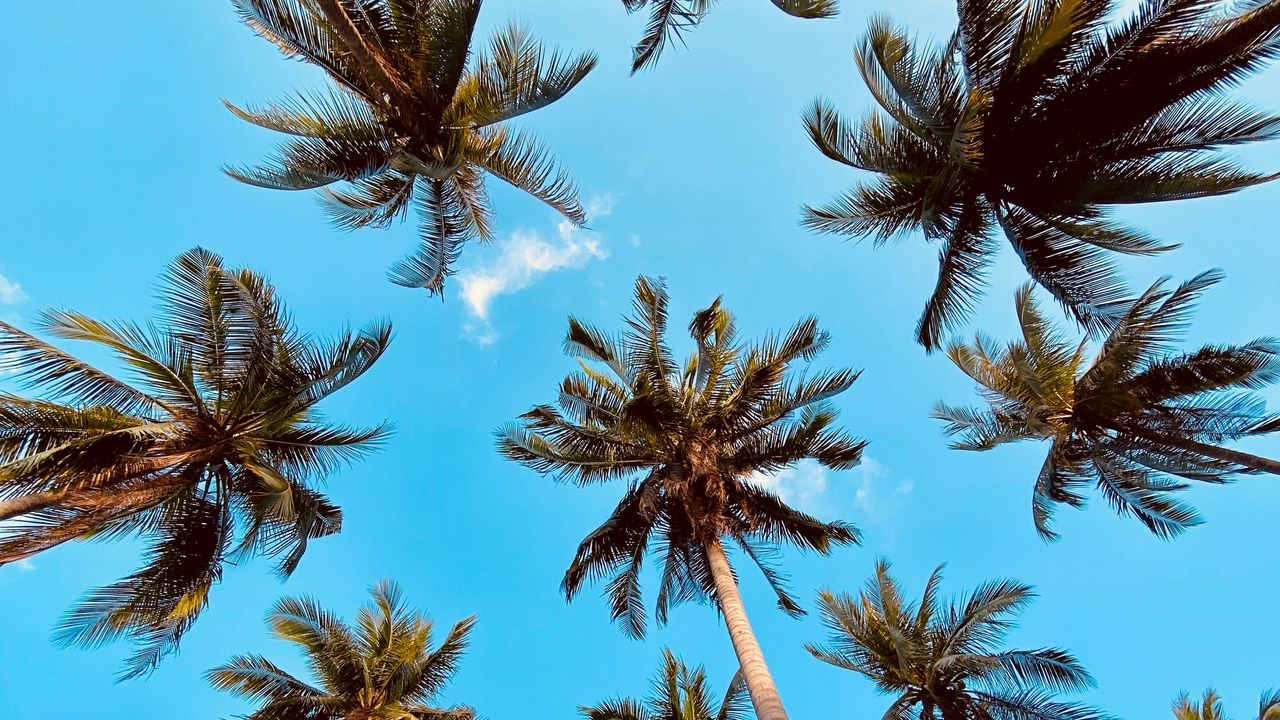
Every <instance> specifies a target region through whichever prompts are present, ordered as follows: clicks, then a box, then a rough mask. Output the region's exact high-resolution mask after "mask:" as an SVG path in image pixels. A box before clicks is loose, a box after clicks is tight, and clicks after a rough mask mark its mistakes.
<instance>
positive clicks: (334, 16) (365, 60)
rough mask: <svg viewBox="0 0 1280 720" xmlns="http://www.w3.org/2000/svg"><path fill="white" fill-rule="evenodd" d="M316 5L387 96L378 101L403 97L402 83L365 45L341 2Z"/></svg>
mask: <svg viewBox="0 0 1280 720" xmlns="http://www.w3.org/2000/svg"><path fill="white" fill-rule="evenodd" d="M315 4H316V6H317V7H319V8H320V12H321V13H323V14H324V19H325V20H327V21H328V23H329V24H330V25H331V26H333V29H334V31H335V32H337V33H338V37H339V38H340V39H341V40H342V44H343V45H346V46H347V51H348V52H350V53H351V54H352V56H354V57H355V59H356V62H357V63H359V64H360V69H361V70H363V71H364V73H365V75H366V76H367V77H368V80H369V82H370V83H372V84H373V85H374V86H376V87H377V88H378V90H380V91H381V92H382V93H383V94H384V95H386V97H385V98H378V99H379V100H382V101H384V102H386V101H390V100H396V99H398V98H399V97H400V95H401V92H400V91H401V89H402V88H401V83H400V82H399V81H398V80H397V78H396V77H395V76H394V75H392V73H391V70H390V69H389V68H388V67H387V66H386V64H385V63H384V61H383V59H382V58H381V57H379V56H378V55H377V54H376V53H374V52H373V50H372V49H371V48H370V47H369V45H368V44H367V43H365V41H364V37H363V36H362V35H361V34H360V30H359V29H358V28H357V27H356V25H355V23H354V22H352V21H351V16H350V15H348V14H347V11H346V9H344V8H343V7H342V4H341V3H340V2H339V0H315Z"/></svg>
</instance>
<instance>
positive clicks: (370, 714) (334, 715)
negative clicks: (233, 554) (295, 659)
mask: <svg viewBox="0 0 1280 720" xmlns="http://www.w3.org/2000/svg"><path fill="white" fill-rule="evenodd" d="M371 594H372V596H373V600H372V602H371V603H370V604H368V605H365V606H364V607H362V608H360V611H359V612H358V613H357V614H356V621H355V623H354V624H353V625H348V624H346V623H344V622H343V621H342V620H341V619H340V618H338V617H337V616H336V615H334V614H333V613H331V612H329V611H327V610H325V609H324V608H322V607H320V605H319V604H318V603H316V601H315V600H313V599H311V598H305V597H303V598H285V599H283V600H280V601H279V602H277V603H276V604H275V607H273V608H272V609H271V613H270V614H269V615H268V616H267V624H268V625H269V626H270V627H271V632H272V635H274V636H275V637H276V638H278V639H280V640H287V641H288V642H291V643H294V644H295V645H298V646H299V647H301V648H302V651H303V653H304V654H305V655H306V656H307V665H308V667H310V668H311V671H312V673H313V674H314V675H315V676H316V680H317V682H316V683H315V684H311V683H308V682H306V681H303V680H300V679H298V678H296V677H294V676H293V675H291V674H290V673H288V672H287V671H285V670H283V669H281V668H280V667H278V666H277V665H275V664H274V663H272V662H271V661H270V660H267V659H266V658H264V657H262V656H261V655H240V656H237V657H234V658H232V659H231V660H230V661H228V662H227V664H225V665H223V666H221V667H218V668H214V669H213V670H210V671H209V672H208V673H207V674H206V676H207V677H208V679H209V681H210V682H211V683H212V684H213V686H214V687H215V688H217V689H219V690H226V691H229V692H232V693H234V694H235V695H237V696H239V697H242V698H245V699H247V700H252V701H254V702H257V703H261V707H259V708H258V710H256V711H254V712H253V713H251V714H249V715H247V716H245V718H246V720H285V719H287V720H293V719H294V718H297V719H298V720H303V719H305V720H472V718H474V717H475V713H474V712H473V711H472V710H471V709H470V708H468V707H463V706H454V707H451V708H437V707H433V706H431V705H430V704H429V703H431V702H432V700H434V699H435V697H436V696H437V695H439V694H440V692H441V690H443V689H444V687H445V685H446V684H447V683H448V682H449V679H450V678H451V677H452V676H453V674H454V673H456V672H457V670H458V663H459V661H460V660H461V659H462V654H463V652H464V651H465V650H466V647H467V634H468V633H469V632H470V631H471V627H472V625H473V624H474V622H475V618H474V617H470V618H467V619H466V620H463V621H462V622H459V623H458V624H456V625H454V626H453V628H452V629H451V630H450V631H449V634H448V635H447V636H446V637H445V638H444V640H443V641H442V642H441V643H440V644H439V645H438V646H435V647H432V637H431V636H432V630H433V624H432V622H431V621H430V620H428V619H427V618H426V617H424V616H423V615H422V614H421V613H419V612H418V611H416V610H413V609H411V608H408V607H406V605H405V602H404V596H403V593H402V592H401V590H400V587H399V586H397V585H396V584H395V583H393V582H390V581H387V580H383V581H381V582H379V583H378V584H377V585H376V586H374V587H373V589H372V590H371Z"/></svg>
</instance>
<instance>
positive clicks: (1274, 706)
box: [1173, 689, 1280, 720]
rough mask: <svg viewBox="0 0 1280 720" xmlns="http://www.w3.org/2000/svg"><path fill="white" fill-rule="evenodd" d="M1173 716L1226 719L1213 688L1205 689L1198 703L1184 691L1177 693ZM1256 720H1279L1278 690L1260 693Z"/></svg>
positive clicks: (1191, 719) (1189, 719)
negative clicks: (1260, 697)
mask: <svg viewBox="0 0 1280 720" xmlns="http://www.w3.org/2000/svg"><path fill="white" fill-rule="evenodd" d="M1173 716H1174V717H1175V718H1177V720H1228V718H1227V714H1226V713H1225V712H1223V710H1222V698H1221V697H1219V696H1218V693H1217V691H1216V690H1213V689H1209V690H1206V691H1205V693H1204V700H1203V701H1201V702H1199V703H1197V702H1196V701H1194V700H1192V699H1191V696H1190V695H1188V694H1186V693H1182V694H1181V695H1179V696H1178V699H1177V700H1175V701H1173ZM1257 720H1280V692H1275V691H1271V692H1266V693H1263V694H1262V699H1261V700H1259V701H1258V719H1257Z"/></svg>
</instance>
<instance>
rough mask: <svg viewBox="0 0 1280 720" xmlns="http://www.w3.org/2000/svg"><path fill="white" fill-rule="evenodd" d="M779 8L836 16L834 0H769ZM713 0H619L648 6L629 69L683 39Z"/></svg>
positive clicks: (632, 6) (792, 13) (653, 59)
mask: <svg viewBox="0 0 1280 720" xmlns="http://www.w3.org/2000/svg"><path fill="white" fill-rule="evenodd" d="M769 1H770V2H772V3H773V4H774V5H776V6H777V8H778V9H779V10H781V11H782V12H784V13H786V14H788V15H790V16H792V17H798V18H806V19H815V18H829V17H835V14H836V12H837V8H838V6H839V3H838V2H837V0H769ZM714 4H715V0H622V5H623V6H624V7H625V8H626V9H627V12H629V13H631V12H636V11H637V10H641V9H643V8H644V7H645V6H648V7H649V24H648V25H647V26H645V30H644V37H643V38H641V39H640V42H638V43H636V46H635V48H633V50H632V57H631V72H633V73H634V72H636V71H638V70H640V69H641V68H644V67H647V66H652V65H653V64H654V63H656V62H657V61H658V56H659V55H661V54H662V51H663V50H664V49H665V48H666V47H667V44H668V43H670V42H672V41H679V42H684V32H685V31H686V30H691V29H692V28H693V27H694V26H695V25H697V24H698V23H700V22H702V18H704V17H706V15H707V13H708V12H710V10H711V6H712V5H714Z"/></svg>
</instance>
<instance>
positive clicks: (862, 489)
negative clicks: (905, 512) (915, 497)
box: [853, 456, 915, 520]
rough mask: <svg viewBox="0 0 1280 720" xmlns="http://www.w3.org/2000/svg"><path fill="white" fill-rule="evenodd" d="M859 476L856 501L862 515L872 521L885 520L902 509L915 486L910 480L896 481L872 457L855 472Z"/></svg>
mask: <svg viewBox="0 0 1280 720" xmlns="http://www.w3.org/2000/svg"><path fill="white" fill-rule="evenodd" d="M854 472H855V474H856V475H857V476H858V478H857V480H856V487H857V489H856V490H855V491H854V493H853V497H854V500H855V501H856V502H857V503H858V508H859V509H860V510H862V513H863V514H864V515H865V516H866V517H868V518H870V519H872V520H884V519H885V518H887V517H888V516H890V515H892V514H894V513H896V512H897V511H898V510H899V509H901V507H902V504H903V502H904V501H905V499H906V497H907V496H909V495H911V493H912V491H914V490H915V486H914V485H913V484H912V482H911V481H910V480H895V479H894V478H893V476H892V474H891V473H890V472H889V469H888V468H886V467H885V466H883V465H881V464H880V463H878V462H876V461H875V460H873V459H871V458H870V457H866V456H863V458H862V464H860V465H859V466H858V467H857V469H856V470H855V471H854Z"/></svg>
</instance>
